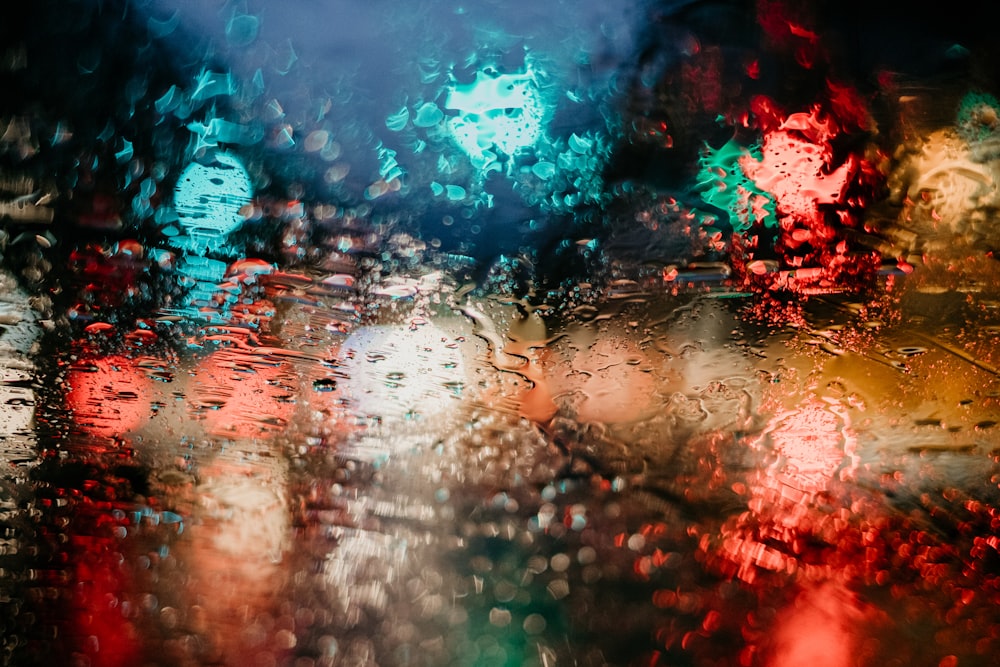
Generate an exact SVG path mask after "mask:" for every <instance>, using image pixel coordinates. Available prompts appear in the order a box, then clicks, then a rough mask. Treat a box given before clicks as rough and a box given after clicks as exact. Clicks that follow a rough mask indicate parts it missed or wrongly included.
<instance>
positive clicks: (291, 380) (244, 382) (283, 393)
mask: <svg viewBox="0 0 1000 667" xmlns="http://www.w3.org/2000/svg"><path fill="white" fill-rule="evenodd" d="M296 383H297V380H296V378H295V377H294V375H293V374H292V372H291V369H290V368H288V367H286V366H285V364H283V363H264V362H263V360H262V359H255V358H254V355H248V354H246V353H241V352H237V351H234V350H219V351H217V352H214V353H212V354H210V355H209V356H207V357H205V358H204V359H203V360H202V361H201V362H200V363H199V364H198V366H197V368H196V369H195V377H194V387H195V389H194V392H193V394H194V396H193V398H192V409H193V412H194V414H195V415H196V416H198V417H203V418H204V419H205V429H206V431H207V432H208V433H210V434H212V435H219V436H225V437H230V438H255V437H256V438H270V437H273V436H274V435H275V434H276V433H277V432H279V431H280V430H282V429H284V428H285V426H286V425H287V423H288V420H289V419H290V418H291V416H292V413H293V412H294V410H295V403H294V401H293V400H291V398H290V397H292V396H294V395H295V390H294V387H295V386H296Z"/></svg>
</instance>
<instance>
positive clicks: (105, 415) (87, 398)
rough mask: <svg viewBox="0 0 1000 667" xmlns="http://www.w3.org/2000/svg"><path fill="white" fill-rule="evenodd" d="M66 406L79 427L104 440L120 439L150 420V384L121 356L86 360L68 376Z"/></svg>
mask: <svg viewBox="0 0 1000 667" xmlns="http://www.w3.org/2000/svg"><path fill="white" fill-rule="evenodd" d="M66 385H67V387H68V390H67V392H66V405H67V407H69V408H70V410H72V411H73V418H74V422H75V423H76V426H77V427H79V428H80V429H82V430H83V431H84V432H86V433H89V434H91V435H96V436H101V437H107V438H111V437H117V436H121V435H124V434H126V433H128V432H130V431H133V430H135V429H136V428H138V427H140V426H142V425H143V424H144V423H145V422H146V420H147V419H148V418H149V416H150V405H151V400H152V397H151V382H150V380H149V379H148V378H147V377H146V376H145V374H143V373H142V371H141V370H140V369H138V368H136V365H135V362H134V360H132V359H129V358H128V357H125V356H122V355H110V356H106V357H99V358H95V359H85V360H82V361H79V362H77V363H76V364H74V365H73V366H72V367H71V368H70V370H69V373H68V374H67V375H66Z"/></svg>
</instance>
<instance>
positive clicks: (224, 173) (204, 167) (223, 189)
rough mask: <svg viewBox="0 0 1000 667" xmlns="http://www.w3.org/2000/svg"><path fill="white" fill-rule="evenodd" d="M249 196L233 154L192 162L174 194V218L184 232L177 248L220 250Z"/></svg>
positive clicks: (239, 219)
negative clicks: (211, 161) (212, 159)
mask: <svg viewBox="0 0 1000 667" xmlns="http://www.w3.org/2000/svg"><path fill="white" fill-rule="evenodd" d="M252 196H253V186H252V185H251V183H250V177H249V176H248V175H247V171H246V169H245V168H244V167H243V163H242V162H240V160H239V158H238V157H236V156H235V155H232V154H231V153H222V152H219V153H216V154H215V159H214V161H213V163H211V164H202V163H200V162H192V163H191V164H189V165H188V166H187V167H186V168H185V169H184V171H183V172H182V173H181V177H180V179H179V180H178V181H177V186H176V188H175V191H174V208H175V209H176V210H177V219H178V222H179V223H180V225H181V226H182V227H183V228H184V231H185V232H186V236H185V237H184V238H183V239H182V238H181V237H178V243H177V246H178V247H186V248H187V249H190V250H195V251H204V250H218V249H220V248H221V246H222V243H223V242H224V240H225V236H226V235H227V234H229V233H230V232H233V231H235V230H236V229H238V228H239V226H240V225H241V224H243V207H244V206H246V205H247V204H248V203H249V202H250V199H251V197H252Z"/></svg>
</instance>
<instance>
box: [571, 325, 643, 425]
mask: <svg viewBox="0 0 1000 667" xmlns="http://www.w3.org/2000/svg"><path fill="white" fill-rule="evenodd" d="M573 370H574V371H576V374H577V375H576V376H577V377H582V378H583V381H582V382H581V383H579V384H578V385H576V386H575V387H574V388H573V389H572V390H573V391H576V392H580V394H581V395H582V400H581V401H580V403H579V405H578V406H577V418H578V419H579V420H581V421H584V422H602V423H605V424H622V423H627V422H633V421H637V420H639V419H641V418H643V417H645V416H648V413H649V412H650V410H651V409H655V407H654V406H655V405H656V403H655V401H656V398H657V394H656V378H655V377H654V375H653V373H651V372H649V371H650V361H649V358H648V357H647V356H646V355H645V353H644V352H643V351H642V350H641V349H639V347H638V346H637V345H636V344H635V343H633V342H631V341H630V340H628V339H626V338H621V339H615V338H602V339H601V340H599V341H597V342H596V343H595V344H594V345H592V346H591V347H589V348H587V349H585V350H583V351H581V352H580V353H578V354H577V355H576V357H575V358H574V359H573Z"/></svg>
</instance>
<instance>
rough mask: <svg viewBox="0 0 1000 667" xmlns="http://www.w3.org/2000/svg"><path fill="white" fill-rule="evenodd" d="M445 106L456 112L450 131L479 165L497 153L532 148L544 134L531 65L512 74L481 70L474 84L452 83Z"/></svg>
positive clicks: (540, 101) (515, 151) (490, 69)
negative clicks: (522, 70)
mask: <svg viewBox="0 0 1000 667" xmlns="http://www.w3.org/2000/svg"><path fill="white" fill-rule="evenodd" d="M445 108H446V109H448V110H449V111H452V112H454V113H456V114H457V115H455V116H453V117H451V119H450V120H449V121H448V130H449V133H450V134H451V136H452V138H453V139H454V140H455V142H456V143H457V144H458V145H459V146H460V147H461V148H462V150H463V151H465V153H466V154H467V155H468V156H469V157H470V158H471V159H472V161H473V163H476V164H478V165H482V164H485V163H487V162H489V161H490V160H491V158H492V156H493V153H494V152H499V153H502V154H504V155H515V154H517V153H518V152H520V151H522V150H524V149H526V148H530V147H531V146H533V145H534V144H535V142H536V141H538V139H539V137H541V135H542V123H543V120H544V118H545V106H544V104H543V103H542V100H541V99H540V96H539V90H538V84H537V82H536V80H535V76H534V73H533V71H532V69H531V66H530V65H528V66H526V67H525V71H524V72H517V73H513V74H500V73H499V72H497V71H496V70H494V69H492V68H488V67H487V68H484V69H482V70H480V71H479V72H477V73H476V79H475V80H474V81H472V82H471V83H468V84H454V85H452V86H451V88H450V89H449V91H448V97H447V100H446V101H445Z"/></svg>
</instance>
